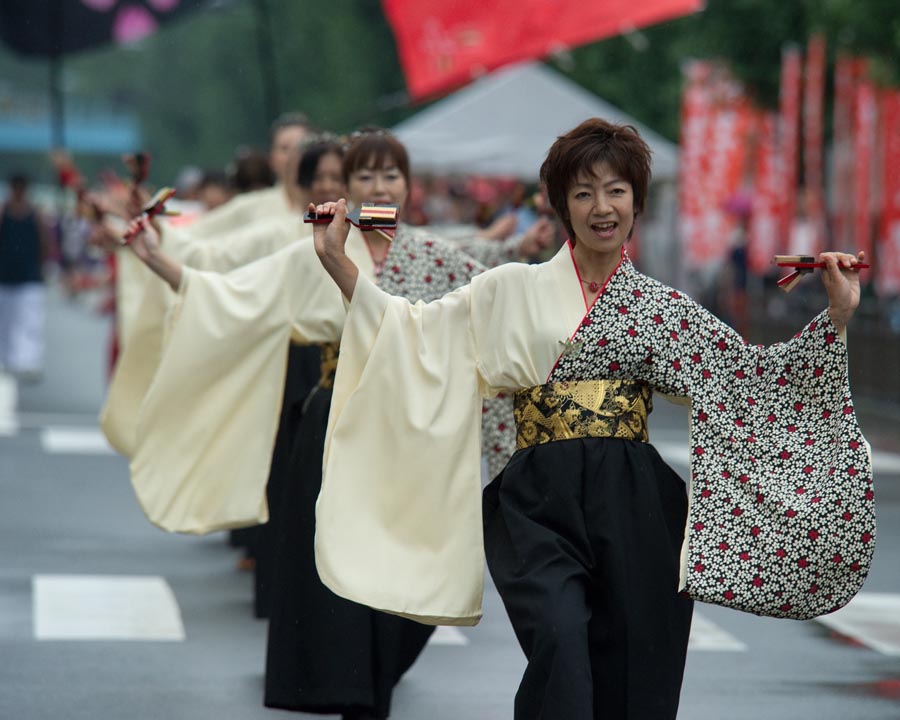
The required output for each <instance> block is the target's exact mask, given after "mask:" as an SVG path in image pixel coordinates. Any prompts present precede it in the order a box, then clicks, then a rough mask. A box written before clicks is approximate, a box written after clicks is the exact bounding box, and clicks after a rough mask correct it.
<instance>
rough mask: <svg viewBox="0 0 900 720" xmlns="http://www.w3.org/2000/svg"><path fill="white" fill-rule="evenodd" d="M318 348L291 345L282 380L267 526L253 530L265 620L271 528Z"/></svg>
mask: <svg viewBox="0 0 900 720" xmlns="http://www.w3.org/2000/svg"><path fill="white" fill-rule="evenodd" d="M319 374H320V362H319V348H318V347H317V346H316V345H293V344H292V345H291V346H290V349H289V350H288V363H287V370H286V371H285V379H284V399H283V400H282V404H281V415H280V417H279V420H278V433H277V434H276V436H275V445H274V446H273V448H272V464H271V466H270V468H269V479H268V481H267V483H266V501H267V503H268V506H269V522H268V523H266V524H265V525H257V526H256V527H255V528H254V530H255V534H254V537H253V545H252V550H253V554H254V557H255V558H256V564H255V568H254V581H255V582H254V602H253V606H254V614H255V615H256V617H258V618H268V617H269V612H270V604H271V601H272V595H273V593H274V592H275V589H274V587H273V585H274V583H275V582H277V580H276V579H275V578H274V577H273V573H274V570H273V568H274V563H275V561H274V553H275V539H274V538H275V528H276V527H278V523H279V520H278V512H279V509H280V506H279V500H280V499H281V495H282V493H283V491H284V484H285V483H286V482H287V476H288V470H289V467H290V458H291V452H292V450H293V446H294V439H295V438H296V437H297V428H298V425H299V423H300V417H301V415H302V409H303V403H304V402H305V401H306V398H307V397H308V396H309V393H310V392H311V391H312V389H313V388H314V387H315V386H316V384H317V383H318V382H319Z"/></svg>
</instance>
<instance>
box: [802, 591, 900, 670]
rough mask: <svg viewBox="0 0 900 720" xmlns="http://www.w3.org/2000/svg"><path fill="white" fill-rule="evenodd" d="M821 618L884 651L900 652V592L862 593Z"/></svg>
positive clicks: (832, 627)
mask: <svg viewBox="0 0 900 720" xmlns="http://www.w3.org/2000/svg"><path fill="white" fill-rule="evenodd" d="M816 620H817V622H820V623H822V624H823V625H825V626H826V627H830V628H831V629H832V630H835V631H836V632H839V633H840V634H841V635H846V636H847V637H852V638H853V639H855V640H858V641H859V642H861V643H862V644H863V645H865V646H866V647H869V648H871V649H872V650H877V651H878V652H880V653H882V654H883V655H895V656H900V595H897V594H891V593H860V594H859V595H857V596H856V597H855V598H853V600H851V601H850V602H849V603H848V604H847V605H845V606H844V607H842V608H841V609H840V610H838V611H837V612H834V613H831V615H823V616H822V617H820V618H816Z"/></svg>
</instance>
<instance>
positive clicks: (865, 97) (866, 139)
mask: <svg viewBox="0 0 900 720" xmlns="http://www.w3.org/2000/svg"><path fill="white" fill-rule="evenodd" d="M855 96H856V97H855V101H854V108H853V235H852V246H851V247H850V248H846V249H847V250H851V251H852V252H858V251H860V250H865V251H866V254H867V255H869V256H871V254H872V229H873V227H872V218H873V213H872V189H873V182H872V181H873V171H872V168H873V167H874V163H875V149H876V137H877V134H878V91H877V90H876V89H875V85H874V84H873V83H872V82H871V81H869V80H867V79H864V78H863V79H860V81H859V82H858V83H857V85H856V93H855ZM868 277H871V275H869V276H868ZM868 277H866V278H863V277H861V278H860V279H861V280H863V281H866V280H867V279H868Z"/></svg>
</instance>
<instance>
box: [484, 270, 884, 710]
mask: <svg viewBox="0 0 900 720" xmlns="http://www.w3.org/2000/svg"><path fill="white" fill-rule="evenodd" d="M835 342H837V343H839V342H840V341H839V340H836V338H835V335H834V326H833V325H832V324H831V322H830V320H829V319H828V316H827V311H825V312H823V313H822V314H821V315H820V316H818V317H817V318H816V319H815V320H814V321H813V322H811V323H810V324H809V325H808V326H807V327H806V328H805V329H804V330H803V331H802V332H801V333H798V334H797V335H796V336H795V337H794V339H793V340H791V341H789V342H787V343H783V344H779V345H774V346H771V347H768V348H762V347H759V348H754V347H751V346H749V345H747V344H746V343H745V342H743V341H742V340H741V338H740V337H739V336H738V335H737V334H736V333H734V332H733V331H732V330H731V329H730V328H728V327H727V326H725V325H724V324H723V323H721V322H719V321H718V320H716V319H715V318H713V317H712V316H711V315H710V314H709V313H707V312H706V311H705V310H703V309H702V308H701V307H700V306H698V305H696V304H695V303H693V302H692V301H691V300H690V299H688V298H687V297H685V296H683V295H682V294H680V293H678V292H677V291H674V290H671V289H670V288H667V287H665V286H663V285H661V284H660V283H658V282H656V281H654V280H652V279H650V278H647V277H645V276H643V275H641V274H640V273H638V272H637V271H635V270H634V268H633V267H632V265H631V263H630V261H629V260H628V259H627V257H624V258H623V260H622V263H621V264H620V266H619V267H618V268H617V270H616V271H615V272H614V273H613V275H612V277H611V278H610V280H609V281H608V283H607V286H606V287H605V288H604V289H603V290H602V291H601V294H600V296H599V298H598V299H597V301H596V302H595V304H594V306H593V307H592V308H591V309H590V311H589V312H588V314H587V315H586V316H585V318H584V320H583V321H582V324H581V326H580V327H579V328H578V329H577V330H576V331H575V333H574V335H573V336H572V338H571V339H570V340H569V342H568V343H567V345H566V348H565V350H564V351H563V353H562V355H561V356H560V358H559V359H558V361H557V364H556V367H555V368H554V369H553V371H552V372H551V373H550V376H549V378H548V380H547V384H546V385H543V386H538V387H534V388H527V389H523V390H520V391H519V392H518V393H517V394H516V421H517V432H518V438H517V440H518V447H519V448H520V449H519V450H517V452H516V454H515V455H514V456H513V457H512V459H511V460H510V462H509V464H508V465H507V467H506V469H505V471H504V472H503V473H502V475H500V476H499V477H498V478H497V479H496V480H495V481H494V482H493V483H492V484H491V485H489V486H488V488H486V490H485V494H484V528H485V545H486V556H487V561H488V566H489V569H490V571H491V574H492V576H493V578H494V581H495V583H496V585H497V587H498V589H499V591H500V593H501V596H502V597H503V600H504V603H505V605H506V608H507V611H508V614H509V616H510V619H511V621H512V624H513V626H514V628H515V631H516V634H517V637H518V639H519V642H520V643H521V645H522V648H523V650H524V651H525V654H526V656H527V658H528V667H527V670H526V672H525V675H524V678H523V680H522V683H521V685H520V688H519V691H518V694H517V696H516V704H515V717H516V720H528V719H531V718H534V719H535V720H536V719H537V718H548V717H553V718H566V719H567V720H599V719H600V718H603V720H619V719H621V720H625V719H626V718H627V719H628V720H636V719H641V720H643V719H646V720H651V719H652V720H665V719H667V718H672V719H674V718H675V717H676V712H677V707H678V698H679V692H680V687H681V680H682V675H683V671H684V662H685V654H686V648H687V642H688V635H689V629H690V620H691V610H692V601H691V600H690V599H689V598H688V597H687V595H686V594H679V593H678V592H677V588H678V587H679V569H680V567H681V571H682V573H683V575H684V580H685V582H686V584H687V588H688V590H689V591H690V593H691V595H692V596H693V597H694V598H700V599H703V600H707V601H710V602H717V603H720V604H725V605H729V604H731V605H734V606H736V607H739V608H740V609H742V610H749V611H752V612H759V613H761V614H769V615H782V616H784V617H798V616H800V617H807V616H812V615H813V614H822V613H825V612H829V611H830V610H833V609H835V606H836V604H840V603H841V602H846V600H847V599H848V597H847V596H845V597H843V598H842V599H839V598H838V597H837V596H834V597H832V595H831V594H830V593H826V592H825V591H820V590H819V587H820V584H821V586H826V580H827V586H828V587H833V588H841V586H842V585H844V586H846V587H848V588H849V591H848V592H849V596H852V594H853V593H854V592H855V591H856V589H858V586H859V584H861V582H862V579H863V578H864V577H865V574H866V571H867V569H868V565H869V562H870V560H871V546H872V544H873V543H874V537H873V536H874V515H873V507H872V497H873V495H872V487H871V477H870V476H869V477H866V476H865V473H866V468H867V467H870V464H869V462H868V460H867V457H866V450H865V441H864V439H863V438H862V436H861V434H859V430H858V428H857V427H856V425H855V422H850V421H849V420H848V421H846V424H845V420H844V418H850V419H852V417H853V414H852V404H851V402H850V399H849V389H848V388H847V386H846V381H845V379H844V378H845V377H846V351H842V352H835V351H833V350H830V349H829V348H835V347H838V346H837V345H835ZM839 349H840V348H839ZM653 390H656V391H658V392H661V393H664V394H666V395H670V396H674V397H682V398H690V399H691V435H692V438H691V444H692V462H691V474H692V486H693V491H692V492H693V500H692V505H691V510H690V520H689V526H688V528H687V530H688V531H689V533H690V535H689V538H688V543H687V544H686V547H685V551H684V552H685V555H684V557H683V558H682V560H681V562H679V556H680V554H681V545H682V540H683V538H684V534H685V525H686V520H687V516H686V513H687V501H686V496H685V487H684V483H682V481H681V480H680V479H679V478H678V476H677V475H676V474H675V473H674V472H673V471H672V470H671V469H670V468H669V467H668V466H667V465H666V464H665V463H664V462H663V461H662V460H661V459H660V457H659V455H658V453H657V452H656V450H655V449H654V448H653V447H652V446H651V445H650V444H649V443H648V442H647V441H648V437H647V431H646V418H647V414H648V413H649V412H650V410H651V392H652V391H653ZM835 407H837V408H840V407H843V409H844V410H843V413H835V412H833V411H832V410H829V409H828V408H835ZM829 466H830V469H829ZM836 470H837V471H838V473H837V475H835V471H836ZM832 478H840V479H841V482H842V483H845V485H844V487H836V486H835V483H834V482H832V481H831V479H832ZM748 515H752V516H753V518H754V522H751V523H746V522H745V521H744V518H746V517H747V516H748ZM790 525H794V526H795V527H796V528H798V529H799V530H800V532H794V531H791V532H790V533H788V532H783V531H785V530H786V528H787V527H788V526H790ZM807 528H809V530H807ZM826 533H827V534H828V536H829V539H828V543H832V544H830V545H829V544H826V540H825V539H824V538H825V535H826ZM799 538H802V540H801V539H799ZM834 542H837V543H839V544H840V547H842V548H843V550H842V553H843V554H842V555H840V556H839V555H837V554H836V555H835V556H834V558H832V556H831V555H830V554H828V556H827V557H826V558H819V557H815V556H816V554H817V553H818V554H821V550H819V549H818V548H819V547H822V548H826V547H835V545H834V544H833V543H834ZM828 552H830V551H826V554H827V553H828ZM813 566H815V568H816V570H815V572H813V571H812V568H813ZM807 567H809V568H810V569H809V570H807ZM826 573H827V574H828V575H829V577H827V578H826V576H825V574H826ZM844 579H846V582H844ZM788 598H797V599H796V600H795V601H794V602H796V603H797V604H798V605H800V604H802V605H803V606H804V608H803V610H802V614H798V610H797V608H795V607H793V606H792V603H791V601H789V600H788Z"/></svg>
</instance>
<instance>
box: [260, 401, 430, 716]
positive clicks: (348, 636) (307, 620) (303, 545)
mask: <svg viewBox="0 0 900 720" xmlns="http://www.w3.org/2000/svg"><path fill="white" fill-rule="evenodd" d="M330 404H331V391H330V390H323V389H321V388H316V389H315V390H314V391H313V394H312V395H311V396H310V398H309V400H308V402H307V404H306V409H305V412H304V413H303V417H302V419H301V421H300V423H299V427H298V430H297V439H296V442H295V444H294V450H293V453H292V455H291V463H290V472H289V474H288V476H287V477H288V479H287V482H286V483H285V485H284V492H283V494H282V496H281V498H280V508H279V511H278V520H279V522H278V524H277V525H276V526H275V528H274V529H275V532H276V535H275V575H274V578H275V592H274V594H273V596H272V604H271V611H272V612H271V618H270V622H269V644H268V650H267V656H266V688H265V704H266V706H267V707H274V708H283V709H288V710H299V711H303V712H308V713H345V714H353V713H354V712H360V711H365V712H367V713H369V714H372V715H374V716H375V717H379V718H385V717H387V716H388V714H389V712H390V706H391V694H392V692H393V688H394V686H395V685H396V684H397V682H398V681H399V680H400V678H401V677H402V675H403V674H404V673H405V672H406V671H407V670H408V669H409V668H410V667H411V666H412V664H413V662H415V660H416V658H417V657H418V656H419V653H420V652H421V651H422V649H423V648H424V647H425V644H426V642H427V641H428V638H429V637H430V636H431V633H432V632H433V631H434V628H433V627H432V626H429V625H421V624H419V623H415V622H412V621H410V620H406V619H404V618H400V617H397V616H395V615H388V614H386V613H382V612H378V611H375V610H372V609H371V608H368V607H366V606H364V605H358V604H357V603H353V602H350V601H348V600H344V599H343V598H340V597H338V596H337V595H335V594H334V593H333V592H331V590H329V589H328V588H326V587H325V585H323V584H322V582H321V581H320V580H319V576H318V572H317V571H316V564H315V552H314V546H313V541H314V536H315V505H316V499H317V497H318V494H319V490H320V488H321V485H322V456H323V453H324V448H325V429H326V426H327V423H328V409H329V406H330Z"/></svg>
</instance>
